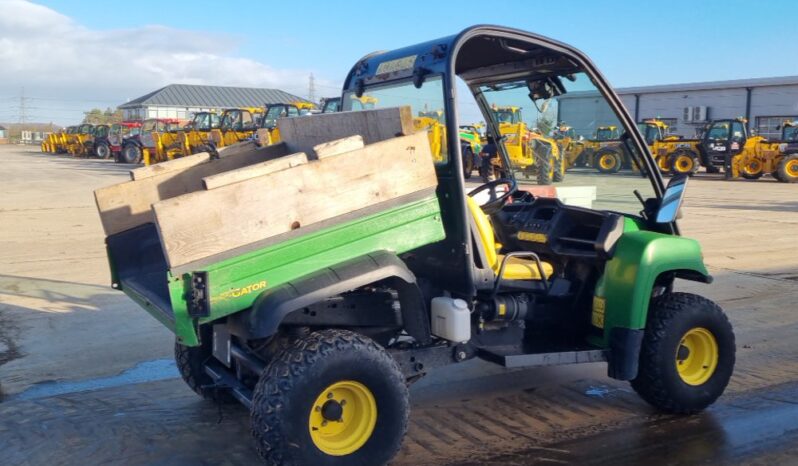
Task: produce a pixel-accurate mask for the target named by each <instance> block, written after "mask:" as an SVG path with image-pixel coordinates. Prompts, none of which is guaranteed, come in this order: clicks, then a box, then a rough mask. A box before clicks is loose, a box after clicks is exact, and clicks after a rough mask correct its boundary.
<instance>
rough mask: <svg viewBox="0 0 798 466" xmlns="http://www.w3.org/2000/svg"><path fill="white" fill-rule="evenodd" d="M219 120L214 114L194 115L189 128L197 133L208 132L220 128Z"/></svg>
mask: <svg viewBox="0 0 798 466" xmlns="http://www.w3.org/2000/svg"><path fill="white" fill-rule="evenodd" d="M220 124H221V120H220V118H219V115H217V114H215V113H198V114H196V115H194V120H193V121H192V122H191V127H192V128H193V129H196V130H197V131H210V130H212V129H216V128H218V127H219V126H220Z"/></svg>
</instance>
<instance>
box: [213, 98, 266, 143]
mask: <svg viewBox="0 0 798 466" xmlns="http://www.w3.org/2000/svg"><path fill="white" fill-rule="evenodd" d="M258 120H262V121H265V120H266V115H265V114H264V113H263V108H259V107H249V108H230V109H227V110H225V111H224V112H222V116H221V123H220V125H219V128H217V129H212V130H211V134H210V140H211V142H213V144H214V146H215V147H216V148H217V149H219V148H222V147H225V146H229V145H232V144H235V143H237V142H241V141H246V140H247V139H252V138H253V137H254V136H255V132H256V131H257V130H258Z"/></svg>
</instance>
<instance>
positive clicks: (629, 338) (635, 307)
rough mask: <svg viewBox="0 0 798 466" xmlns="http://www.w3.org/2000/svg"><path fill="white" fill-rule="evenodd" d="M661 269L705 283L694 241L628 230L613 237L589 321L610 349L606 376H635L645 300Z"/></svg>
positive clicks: (643, 322)
mask: <svg viewBox="0 0 798 466" xmlns="http://www.w3.org/2000/svg"><path fill="white" fill-rule="evenodd" d="M665 273H673V274H674V276H676V277H680V278H685V279H688V280H696V281H702V282H706V283H709V282H711V281H712V277H711V276H710V275H709V273H708V271H707V269H706V266H705V265H704V261H703V259H702V257H701V247H700V245H699V244H698V242H697V241H695V240H693V239H689V238H684V237H681V236H673V235H666V234H662V233H656V232H651V231H627V232H625V233H624V234H623V235H622V236H621V238H620V239H619V240H618V243H617V245H616V248H615V254H614V256H613V257H612V259H610V260H609V261H607V264H606V266H605V269H604V274H603V276H602V277H601V279H600V280H599V281H598V283H597V285H596V292H595V298H594V301H593V316H592V323H593V325H594V326H596V327H599V328H602V329H603V331H604V333H603V344H602V346H603V347H605V348H610V350H611V351H610V353H611V355H610V367H609V374H610V376H611V377H614V378H620V379H625V380H628V379H631V378H634V377H635V376H636V375H637V359H638V355H639V351H640V340H641V339H642V331H643V330H644V329H645V326H646V318H647V316H648V305H649V302H650V300H651V293H652V290H653V289H654V284H655V283H656V281H657V279H658V277H660V276H661V275H662V274H665Z"/></svg>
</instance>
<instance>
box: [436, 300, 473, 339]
mask: <svg viewBox="0 0 798 466" xmlns="http://www.w3.org/2000/svg"><path fill="white" fill-rule="evenodd" d="M432 334H433V335H435V336H437V337H440V338H443V339H445V340H449V341H452V342H455V343H464V342H466V341H468V340H470V339H471V311H470V310H469V309H468V303H466V302H465V301H463V300H462V299H452V298H449V297H446V296H439V297H437V298H432Z"/></svg>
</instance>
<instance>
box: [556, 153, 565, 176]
mask: <svg viewBox="0 0 798 466" xmlns="http://www.w3.org/2000/svg"><path fill="white" fill-rule="evenodd" d="M564 179H565V156H564V155H562V153H560V158H559V160H555V161H554V182H555V183H559V182H561V181H563V180H564Z"/></svg>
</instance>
